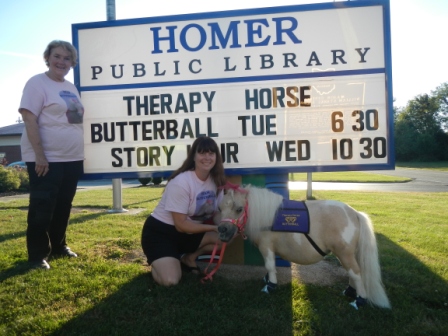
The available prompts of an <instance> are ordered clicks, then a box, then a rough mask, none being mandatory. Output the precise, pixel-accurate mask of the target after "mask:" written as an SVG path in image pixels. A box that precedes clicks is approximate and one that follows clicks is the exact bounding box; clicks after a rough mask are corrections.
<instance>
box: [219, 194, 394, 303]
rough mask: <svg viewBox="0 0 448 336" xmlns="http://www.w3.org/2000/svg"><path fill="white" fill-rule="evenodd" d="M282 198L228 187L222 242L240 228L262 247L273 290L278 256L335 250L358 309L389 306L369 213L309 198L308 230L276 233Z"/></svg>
mask: <svg viewBox="0 0 448 336" xmlns="http://www.w3.org/2000/svg"><path fill="white" fill-rule="evenodd" d="M282 203H283V197H282V196H281V195H278V194H276V193H274V192H272V191H270V190H268V189H265V188H258V187H253V186H246V187H238V188H234V189H230V190H227V192H226V194H225V195H224V196H223V198H222V200H221V201H220V202H219V212H218V213H217V214H216V215H215V218H214V220H215V223H216V224H218V225H219V227H218V232H219V238H220V240H222V241H223V242H228V241H230V240H231V239H232V238H233V237H234V235H235V234H237V233H241V234H243V235H244V234H247V236H248V237H249V239H250V240H251V241H252V242H253V243H254V244H255V245H256V246H257V247H258V249H259V250H260V252H261V254H262V255H263V258H264V262H265V267H266V269H267V271H268V274H266V276H265V278H264V280H265V283H266V286H265V287H264V289H263V291H265V292H267V293H269V292H270V291H272V290H273V289H275V287H276V284H277V275H276V269H275V256H276V255H278V256H280V257H281V258H283V259H284V260H288V261H291V262H293V263H297V264H302V265H307V264H314V263H317V262H318V261H320V260H322V259H323V256H324V255H326V254H328V253H330V252H332V253H333V254H334V255H335V256H336V257H337V258H338V259H339V261H340V262H341V264H342V266H343V267H344V268H345V269H346V270H347V272H348V276H349V286H348V287H347V289H346V290H345V291H344V292H343V293H344V294H345V295H347V296H349V297H351V298H353V299H354V301H353V302H352V303H351V305H352V306H354V307H355V308H356V309H358V307H359V306H362V305H364V304H365V303H366V302H368V303H370V304H373V305H375V306H378V307H382V308H390V303H389V299H388V298H387V295H386V292H385V290H384V287H383V284H382V281H381V270H380V265H379V260H378V248H377V244H376V238H375V235H374V232H373V228H372V224H371V222H370V219H369V217H368V216H367V215H366V214H364V213H362V212H358V211H356V210H355V209H353V208H352V207H350V206H348V205H347V204H344V203H342V202H338V201H330V200H322V201H306V202H304V203H305V205H306V207H305V209H306V208H307V216H308V218H309V232H308V233H305V234H303V233H295V232H283V231H282V232H274V231H272V226H273V223H274V220H275V217H276V215H277V213H278V212H279V208H281V206H282ZM286 217H288V216H286ZM290 218H291V217H290ZM286 219H287V220H288V218H286ZM290 221H291V220H290Z"/></svg>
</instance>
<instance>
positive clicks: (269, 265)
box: [259, 246, 277, 294]
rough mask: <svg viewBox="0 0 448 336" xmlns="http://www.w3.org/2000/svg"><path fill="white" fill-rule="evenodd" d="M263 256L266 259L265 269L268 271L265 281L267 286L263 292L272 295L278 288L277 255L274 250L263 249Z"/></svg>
mask: <svg viewBox="0 0 448 336" xmlns="http://www.w3.org/2000/svg"><path fill="white" fill-rule="evenodd" d="M259 250H260V252H261V254H262V255H263V258H264V267H265V268H266V270H267V271H268V273H266V275H265V276H264V278H263V280H264V282H265V284H266V285H265V286H264V287H263V289H262V290H261V291H262V292H265V293H268V294H269V293H271V292H273V291H274V290H275V289H276V288H277V270H276V268H275V254H274V252H273V251H272V250H270V249H268V248H265V247H261V246H260V248H259Z"/></svg>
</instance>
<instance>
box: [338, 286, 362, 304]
mask: <svg viewBox="0 0 448 336" xmlns="http://www.w3.org/2000/svg"><path fill="white" fill-rule="evenodd" d="M342 294H343V295H345V296H348V297H349V298H352V299H355V300H356V297H357V296H358V295H357V294H356V289H354V288H353V287H352V286H350V285H349V286H348V287H347V288H346V289H345V290H344V291H343V292H342Z"/></svg>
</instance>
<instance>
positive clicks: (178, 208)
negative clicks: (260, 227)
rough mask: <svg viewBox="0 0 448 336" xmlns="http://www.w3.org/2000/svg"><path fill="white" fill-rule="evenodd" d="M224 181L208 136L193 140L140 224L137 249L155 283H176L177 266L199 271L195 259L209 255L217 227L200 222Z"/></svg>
mask: <svg viewBox="0 0 448 336" xmlns="http://www.w3.org/2000/svg"><path fill="white" fill-rule="evenodd" d="M225 183H226V178H225V175H224V167H223V163H222V158H221V154H220V153H219V148H218V145H217V144H216V142H215V141H214V140H213V139H212V138H209V137H200V138H197V139H196V140H195V141H194V143H193V145H192V146H191V148H190V151H189V152H188V156H187V158H186V160H185V161H184V163H183V164H182V166H181V167H180V168H179V169H177V170H176V171H175V172H174V173H173V174H172V175H171V177H170V178H169V179H168V183H167V185H166V188H165V190H164V192H163V195H162V199H161V201H160V202H159V204H158V205H157V206H156V208H155V209H154V212H153V213H152V214H151V216H149V217H148V218H147V220H146V222H145V225H144V226H143V232H142V247H143V251H144V252H145V255H146V257H147V259H148V264H149V265H151V269H152V270H151V273H152V276H153V278H154V280H155V281H156V282H157V283H158V284H160V285H163V286H172V285H176V284H177V283H178V282H179V281H180V279H181V277H182V270H185V271H190V272H196V273H199V272H200V270H199V268H198V266H197V264H196V259H197V257H198V256H200V255H203V254H209V253H211V252H212V250H213V247H214V245H215V243H216V242H217V241H219V240H218V234H217V230H218V228H217V226H215V225H212V224H204V221H207V220H210V219H211V218H212V216H213V214H214V212H215V210H216V203H217V191H218V188H219V187H221V186H223V185H224V184H225Z"/></svg>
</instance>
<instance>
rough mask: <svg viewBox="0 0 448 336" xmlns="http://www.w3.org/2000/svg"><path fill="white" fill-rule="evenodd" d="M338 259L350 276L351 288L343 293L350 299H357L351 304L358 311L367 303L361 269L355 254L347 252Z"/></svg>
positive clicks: (339, 255)
mask: <svg viewBox="0 0 448 336" xmlns="http://www.w3.org/2000/svg"><path fill="white" fill-rule="evenodd" d="M337 257H338V259H339V261H340V262H341V264H342V266H343V267H344V268H345V269H346V270H347V272H348V276H349V286H348V287H347V289H346V290H345V291H344V292H343V293H344V294H345V295H347V296H348V297H351V298H353V299H355V301H353V302H351V303H350V304H351V305H352V306H353V307H355V308H356V309H358V308H359V307H360V306H363V305H365V304H366V302H367V301H366V296H367V292H366V289H365V288H364V284H363V282H362V274H361V268H360V267H359V265H358V262H357V261H356V258H355V254H354V253H348V251H345V253H341V254H338V255H337Z"/></svg>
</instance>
